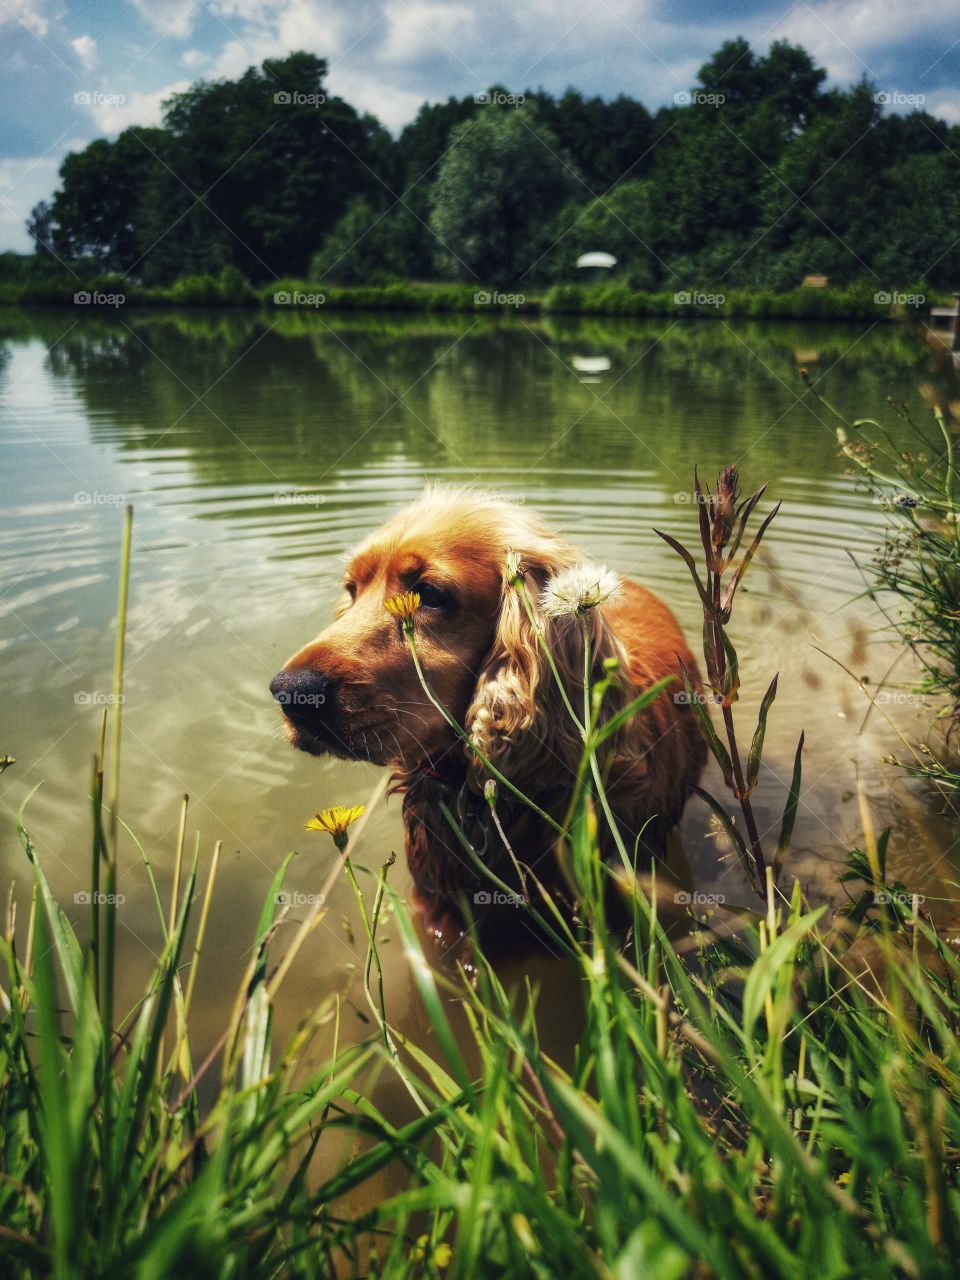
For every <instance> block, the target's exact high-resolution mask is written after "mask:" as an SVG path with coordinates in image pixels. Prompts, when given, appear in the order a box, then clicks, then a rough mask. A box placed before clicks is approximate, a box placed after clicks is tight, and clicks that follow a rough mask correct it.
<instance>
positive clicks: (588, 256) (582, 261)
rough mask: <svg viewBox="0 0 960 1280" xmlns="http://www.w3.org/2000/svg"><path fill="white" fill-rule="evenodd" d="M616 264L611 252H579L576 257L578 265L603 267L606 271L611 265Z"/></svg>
mask: <svg viewBox="0 0 960 1280" xmlns="http://www.w3.org/2000/svg"><path fill="white" fill-rule="evenodd" d="M616 265H617V260H616V258H615V257H614V256H613V254H612V253H599V252H596V251H594V252H593V253H581V255H580V257H579V258H578V259H577V266H578V267H588V268H589V267H605V268H606V269H607V270H608V271H609V269H610V268H611V267H615V266H616Z"/></svg>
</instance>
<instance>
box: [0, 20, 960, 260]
mask: <svg viewBox="0 0 960 1280" xmlns="http://www.w3.org/2000/svg"><path fill="white" fill-rule="evenodd" d="M739 35H743V36H745V37H746V38H747V39H748V40H749V41H750V42H751V44H752V46H753V47H754V48H755V49H756V51H757V52H758V53H761V54H762V53H765V52H766V50H767V49H768V48H769V46H770V44H771V42H772V41H773V40H777V39H788V40H790V41H792V42H794V43H798V44H802V45H803V46H804V47H805V48H806V49H807V50H809V52H810V53H811V54H812V55H813V56H814V58H815V59H816V61H817V62H818V63H819V65H821V66H822V67H825V68H826V70H827V72H828V74H829V81H828V83H830V84H839V85H843V86H846V85H848V84H850V83H851V82H853V81H855V80H859V79H860V77H861V76H863V75H866V76H867V77H868V78H869V79H871V80H872V81H873V82H874V83H875V85H876V87H877V89H878V90H879V91H881V92H884V93H888V94H890V95H891V96H892V100H893V101H894V103H896V104H897V105H896V106H895V107H894V108H893V109H903V110H910V109H912V104H913V103H914V102H918V103H919V105H922V106H923V107H924V108H925V109H926V110H927V111H930V112H931V113H932V114H934V115H937V116H940V117H942V118H944V119H946V120H949V121H950V122H951V123H960V4H958V3H957V0H793V2H792V3H791V2H789V0H339V2H338V3H335V2H333V0H0V66H2V67H3V74H2V78H0V250H4V249H16V250H20V251H24V250H27V249H28V248H29V247H30V245H29V240H28V237H27V235H26V232H25V229H24V226H23V222H24V219H25V217H26V216H27V214H28V212H29V210H30V209H31V208H32V206H33V205H34V204H35V203H36V202H37V201H38V200H41V199H45V198H49V196H50V195H51V194H52V192H53V191H54V189H55V188H56V185H57V170H58V168H59V166H60V163H61V161H62V160H63V157H64V156H65V155H66V154H67V153H68V152H69V151H73V150H77V149H79V148H82V147H84V146H85V145H86V144H87V143H88V142H90V141H91V140H92V139H93V138H96V137H101V136H105V135H106V136H115V135H116V134H117V133H119V132H120V131H121V130H122V129H125V128H126V127H127V126H128V125H151V124H158V123H160V118H161V109H162V107H161V104H162V102H163V100H164V99H165V98H167V97H168V96H169V95H170V94H171V93H174V92H176V91H177V90H180V89H184V88H186V87H187V86H188V85H189V84H191V83H192V82H193V81H195V80H197V79H200V78H204V79H216V78H219V77H233V76H236V75H238V74H240V73H241V72H243V71H244V70H245V69H246V68H247V67H248V66H250V65H251V64H253V63H259V62H260V61H261V60H262V59H263V58H265V57H275V56H278V55H283V54H285V53H289V52H290V51H292V50H294V49H307V50H310V51H311V52H313V53H316V54H319V55H320V56H321V57H324V58H326V59H327V60H328V62H329V65H330V71H329V75H328V80H327V83H328V86H329V89H330V91H331V92H332V93H335V94H338V95H340V96H341V97H343V98H346V99H347V101H348V102H350V103H352V104H353V105H354V106H355V107H357V108H358V109H360V110H366V111H371V112H373V113H374V114H375V115H376V116H377V117H378V118H379V119H380V120H381V121H382V122H383V123H384V124H385V125H387V127H388V128H390V129H391V130H393V131H394V132H396V131H397V130H399V129H400V128H402V127H403V125H404V124H406V123H407V122H408V121H409V120H411V119H412V118H413V116H414V115H415V114H416V111H417V109H418V107H419V106H420V104H421V103H422V102H423V101H425V100H426V101H431V102H435V101H439V100H443V99H445V98H447V97H449V96H450V95H454V96H456V97H462V96H464V95H467V94H472V93H477V92H480V91H482V90H483V89H485V88H487V87H489V86H490V85H491V84H502V85H504V86H506V87H507V88H508V89H510V90H511V91H513V92H518V93H519V92H522V91H523V90H524V89H527V88H544V89H547V90H549V91H552V92H562V91H563V90H564V89H565V88H566V87H567V86H568V85H573V86H574V87H576V88H577V89H580V90H582V91H583V92H585V93H588V94H594V93H597V94H601V95H602V96H603V97H615V96H616V95H617V94H618V93H627V94H629V95H631V96H632V97H635V98H639V99H640V100H641V101H642V102H643V103H645V104H646V106H648V107H649V108H651V109H656V108H657V107H659V106H661V105H664V104H670V103H672V102H673V101H674V95H675V94H677V93H682V92H684V91H686V90H689V89H690V87H691V86H692V85H693V84H694V83H695V80H696V73H697V70H698V68H699V67H700V66H701V65H702V64H703V62H705V61H706V59H707V58H708V57H709V56H710V54H712V53H713V52H714V51H715V50H716V49H718V48H719V46H720V45H721V44H722V43H723V41H724V40H728V39H732V38H734V37H736V36H739ZM900 104H902V105H900ZM888 109H889V108H888Z"/></svg>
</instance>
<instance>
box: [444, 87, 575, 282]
mask: <svg viewBox="0 0 960 1280" xmlns="http://www.w3.org/2000/svg"><path fill="white" fill-rule="evenodd" d="M582 189H583V188H582V185H581V184H580V182H579V181H578V176H577V175H576V173H575V171H574V169H573V166H572V165H571V163H570V161H569V160H568V159H567V158H566V157H565V156H564V155H563V153H562V150H561V148H560V144H559V142H558V141H557V139H556V137H555V136H554V135H553V134H552V133H551V132H550V131H549V129H547V128H546V127H545V126H544V125H543V124H542V123H541V122H540V121H539V120H538V119H537V117H536V115H534V114H532V113H531V112H529V111H528V110H527V109H526V108H525V107H519V108H509V107H498V106H493V105H491V106H487V107H484V108H483V109H482V110H481V111H480V112H479V113H478V115H477V116H476V117H475V118H474V119H473V120H469V121H466V122H465V123H463V124H461V125H459V126H458V127H457V128H456V129H455V130H454V132H453V134H452V137H451V146H450V149H449V151H448V152H447V155H446V156H445V158H444V160H443V162H442V164H441V165H440V172H439V174H438V176H437V181H436V184H435V186H434V190H433V209H432V213H431V217H430V225H431V227H432V228H433V230H434V232H435V233H436V235H437V237H438V239H439V240H440V242H441V243H440V246H438V254H439V257H440V261H441V263H442V265H443V266H444V267H445V268H446V269H447V270H448V271H450V272H451V273H452V274H453V275H454V276H457V277H459V278H461V279H470V280H483V281H489V282H493V283H495V284H497V285H498V287H502V288H504V289H509V291H515V287H516V286H517V285H519V283H520V282H521V281H522V280H530V279H535V278H536V273H537V271H538V269H539V270H540V272H541V275H542V273H543V268H540V267H539V264H540V261H541V259H542V258H543V256H544V255H545V254H546V253H547V251H548V250H549V248H550V246H551V244H552V243H553V240H554V238H555V237H554V234H553V230H552V228H553V222H554V219H555V216H556V213H557V210H558V209H559V208H560V207H561V206H562V205H563V204H564V202H565V201H566V200H567V199H569V198H570V196H571V195H572V194H573V193H574V192H575V191H577V190H582Z"/></svg>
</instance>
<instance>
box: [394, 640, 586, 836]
mask: <svg viewBox="0 0 960 1280" xmlns="http://www.w3.org/2000/svg"><path fill="white" fill-rule="evenodd" d="M403 633H404V635H405V636H406V638H407V645H408V646H409V649H410V655H411V657H412V658H413V665H414V667H415V668H416V671H417V676H418V678H419V680H420V684H421V685H422V687H423V691H424V693H425V694H426V695H427V697H428V698H429V700H430V702H431V703H432V704H433V706H434V707H436V709H437V710H438V711H439V712H440V714H441V715H442V716H443V718H444V720H446V722H447V724H448V725H449V726H450V728H451V729H452V730H453V731H454V733H455V734H456V735H457V737H458V738H459V739H460V740H461V742H463V743H464V745H465V746H466V747H467V748H468V749H469V750H470V751H472V752H473V754H474V755H475V756H476V757H477V759H478V760H479V761H480V762H481V763H482V764H483V766H484V768H486V769H488V770H489V771H490V773H492V774H493V776H494V777H495V778H496V780H497V781H498V782H500V783H502V784H503V785H504V786H505V787H506V788H507V790H508V791H509V792H510V793H511V794H512V795H515V796H516V797H517V799H518V800H522V801H523V803H524V804H526V805H529V807H530V808H531V809H532V810H533V811H534V813H536V814H537V815H538V816H539V817H541V818H542V819H543V820H544V822H546V823H549V825H550V826H551V827H553V829H554V831H556V832H558V833H559V834H560V835H563V827H561V825H560V823H559V822H557V821H556V820H555V819H553V818H551V817H550V815H549V813H547V812H546V811H545V810H543V809H541V808H540V806H539V805H536V804H534V803H533V801H532V800H531V799H530V797H529V796H525V795H524V794H523V792H522V791H521V790H520V789H519V788H518V787H515V786H514V785H513V783H512V782H511V781H510V779H509V778H506V777H504V775H503V774H502V773H501V772H500V770H499V769H498V768H497V767H496V765H494V764H493V763H492V762H491V761H490V760H488V759H487V757H486V756H485V755H484V754H483V752H482V751H481V750H480V748H479V747H478V746H477V744H476V743H475V742H474V741H473V740H472V739H471V737H470V735H469V734H468V733H467V731H466V730H465V729H463V728H461V726H460V725H459V724H457V722H456V720H454V718H453V716H452V715H451V714H450V712H449V711H448V710H447V708H446V707H445V706H444V705H443V703H442V702H441V701H440V700H439V698H436V697H435V696H434V694H433V691H432V690H431V688H430V686H429V685H428V684H427V680H426V676H425V675H424V674H423V668H422V667H421V665H420V656H419V654H418V653H417V644H416V641H415V640H414V636H413V627H412V626H411V625H410V624H409V623H405V624H404V628H403Z"/></svg>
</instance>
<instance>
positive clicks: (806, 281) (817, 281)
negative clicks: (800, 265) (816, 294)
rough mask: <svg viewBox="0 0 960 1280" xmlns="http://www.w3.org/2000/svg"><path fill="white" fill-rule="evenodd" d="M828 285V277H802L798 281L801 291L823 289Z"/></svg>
mask: <svg viewBox="0 0 960 1280" xmlns="http://www.w3.org/2000/svg"><path fill="white" fill-rule="evenodd" d="M829 283H830V277H829V276H804V277H803V279H802V280H801V281H800V287H801V289H825V288H826V287H827V285H828V284H829Z"/></svg>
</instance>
